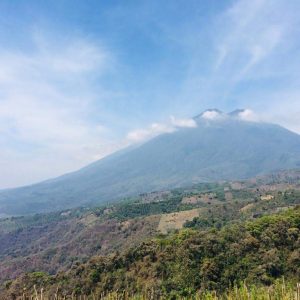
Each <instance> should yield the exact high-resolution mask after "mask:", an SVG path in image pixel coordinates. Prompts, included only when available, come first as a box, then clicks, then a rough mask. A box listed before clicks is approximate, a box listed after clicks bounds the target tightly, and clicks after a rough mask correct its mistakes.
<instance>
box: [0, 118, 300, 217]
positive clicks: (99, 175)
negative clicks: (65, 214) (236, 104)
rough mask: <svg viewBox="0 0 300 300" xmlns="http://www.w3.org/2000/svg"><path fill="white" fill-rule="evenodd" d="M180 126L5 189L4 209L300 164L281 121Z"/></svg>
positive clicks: (104, 197)
mask: <svg viewBox="0 0 300 300" xmlns="http://www.w3.org/2000/svg"><path fill="white" fill-rule="evenodd" d="M195 120H196V121H197V125H198V126H197V127H196V128H180V129H178V130H177V131H175V132H173V133H169V134H163V135H160V136H158V137H156V138H154V139H152V140H150V141H148V142H147V143H145V144H143V145H140V146H139V147H135V148H132V149H126V150H124V151H120V152H118V153H115V154H113V155H111V156H109V157H107V158H104V159H102V160H100V161H97V162H95V163H93V164H91V165H89V166H87V167H85V168H83V169H81V170H79V171H77V172H74V173H70V174H67V175H65V176H62V177H59V178H56V179H54V180H49V181H46V182H43V183H39V184H35V185H32V186H28V187H23V188H18V189H12V190H5V191H2V192H0V214H9V215H16V214H28V213H35V212H47V211H54V210H59V209H65V208H69V207H76V206H80V205H94V204H96V203H97V204H99V203H101V202H104V201H112V200H115V199H118V198H121V197H126V196H131V195H135V194H138V193H141V192H149V191H153V190H161V189H168V188H174V187H179V186H184V185H188V184H191V183H195V182H207V181H213V180H228V179H242V178H249V177H252V176H255V175H258V174H263V173H268V172H271V171H275V170H281V169H289V168H296V167H297V166H299V165H300V136H299V135H297V134H296V133H292V132H290V131H288V130H287V129H284V128H282V127H280V126H277V125H273V124H266V123H257V122H248V121H242V120H240V119H237V118H235V117H234V116H229V115H226V118H220V119H216V120H208V119H204V118H203V117H202V116H201V115H200V116H198V117H197V118H195Z"/></svg>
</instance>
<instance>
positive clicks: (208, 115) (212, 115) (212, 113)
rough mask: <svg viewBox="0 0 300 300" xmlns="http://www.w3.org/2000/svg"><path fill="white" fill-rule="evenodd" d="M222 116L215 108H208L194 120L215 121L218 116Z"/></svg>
mask: <svg viewBox="0 0 300 300" xmlns="http://www.w3.org/2000/svg"><path fill="white" fill-rule="evenodd" d="M222 115H224V113H223V112H222V111H221V110H219V109H217V108H209V109H207V110H205V111H203V112H202V113H201V114H199V115H197V116H196V117H194V119H200V118H202V119H207V120H215V119H217V118H219V117H220V116H222Z"/></svg>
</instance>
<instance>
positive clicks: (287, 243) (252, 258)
mask: <svg viewBox="0 0 300 300" xmlns="http://www.w3.org/2000/svg"><path fill="white" fill-rule="evenodd" d="M282 276H284V277H285V278H286V280H288V281H290V282H297V281H299V279H300V207H299V206H298V207H295V208H294V209H291V210H288V211H285V212H282V213H280V214H274V215H269V216H263V217H261V218H258V219H256V220H254V221H247V222H243V223H240V224H232V225H227V226H224V227H222V228H221V229H220V230H217V229H216V228H208V229H207V230H199V229H194V228H188V229H183V230H180V231H179V232H175V233H173V234H169V235H166V236H164V235H161V236H158V237H156V238H155V239H151V240H149V241H148V242H143V243H141V244H140V245H139V246H138V247H133V248H131V249H130V250H128V251H125V252H124V253H120V254H119V253H115V254H113V255H111V256H97V257H94V258H92V259H90V260H89V261H88V262H87V263H84V264H78V265H74V266H73V267H72V268H71V269H70V270H69V271H68V272H61V273H59V274H57V275H56V276H49V275H47V274H44V273H31V274H26V275H23V276H22V277H20V278H18V279H17V280H15V281H13V282H9V283H7V284H6V292H7V293H8V295H12V294H16V293H18V291H19V290H21V289H22V288H23V287H24V286H25V287H26V288H27V290H32V288H33V285H34V284H35V285H36V286H37V288H41V287H43V288H44V289H45V291H50V292H51V291H52V292H54V291H55V290H56V289H57V287H59V289H60V291H61V292H62V293H64V294H69V295H71V294H72V293H73V294H91V293H101V292H105V293H107V292H113V291H124V290H126V291H127V292H128V293H131V294H143V293H145V292H147V291H152V293H153V294H154V295H156V296H157V297H158V296H164V297H170V298H176V297H183V296H192V295H195V294H196V293H199V292H201V291H209V290H215V291H217V292H219V293H222V292H225V291H226V289H228V288H230V287H232V286H233V285H234V284H236V283H239V282H245V283H246V284H247V285H250V284H256V285H257V286H260V285H261V286H264V285H271V284H273V283H274V282H275V281H276V280H277V279H279V278H282Z"/></svg>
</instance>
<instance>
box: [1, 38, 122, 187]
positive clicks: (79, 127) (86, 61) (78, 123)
mask: <svg viewBox="0 0 300 300" xmlns="http://www.w3.org/2000/svg"><path fill="white" fill-rule="evenodd" d="M33 41H34V46H35V47H34V49H32V50H31V51H30V53H27V54H26V53H19V52H16V51H15V52H7V51H5V50H4V49H3V48H2V49H0V66H1V67H0V90H1V92H0V131H1V137H0V148H1V149H0V152H1V153H0V157H1V158H0V165H1V175H0V180H1V186H2V187H3V186H10V178H11V176H8V173H11V170H12V169H18V170H19V171H18V172H17V171H16V174H17V173H19V174H22V173H25V172H26V171H27V172H26V173H27V174H28V175H27V176H26V177H24V176H22V175H21V176H20V178H19V179H16V177H18V175H15V176H13V177H14V182H12V185H15V184H24V183H29V182H32V181H35V180H40V178H43V177H44V178H47V177H51V176H54V175H58V174H60V173H63V172H66V171H68V170H73V169H74V168H78V167H80V166H83V165H85V164H86V163H89V162H91V161H93V160H95V159H96V158H99V157H102V156H104V155H106V154H108V153H110V152H112V151H113V150H115V149H117V148H118V147H120V145H119V142H114V141H113V140H112V139H111V138H107V133H108V131H109V129H108V128H106V127H105V126H104V125H103V124H101V123H97V122H92V121H91V120H89V116H90V110H91V109H92V108H93V106H92V105H91V103H92V102H93V101H94V100H95V98H96V96H97V99H98V98H100V99H101V88H98V89H97V90H95V89H94V88H93V86H92V83H90V81H89V80H91V79H90V76H91V75H93V74H97V76H101V74H102V73H103V72H107V71H109V68H111V65H110V63H111V62H112V58H111V54H110V53H108V52H107V51H106V50H105V49H102V48H101V47H99V46H95V45H94V44H92V43H90V42H89V41H86V40H84V39H75V40H71V41H60V43H59V44H57V42H54V40H52V41H50V40H47V39H46V38H42V37H41V36H39V37H38V38H37V37H36V36H34V37H33ZM99 91H100V93H99ZM96 92H97V95H96ZM16 151H17V153H16ZM14 154H15V155H14ZM16 157H18V159H17V160H16ZM37 162H39V163H37ZM28 164H32V165H39V166H41V165H43V166H44V167H43V168H40V169H39V170H38V168H35V167H34V168H28ZM7 165H10V167H9V168H8V167H4V166H7ZM14 166H15V167H14ZM33 169H37V170H36V173H35V171H33ZM41 169H42V170H41ZM22 170H23V171H22ZM29 174H30V175H29Z"/></svg>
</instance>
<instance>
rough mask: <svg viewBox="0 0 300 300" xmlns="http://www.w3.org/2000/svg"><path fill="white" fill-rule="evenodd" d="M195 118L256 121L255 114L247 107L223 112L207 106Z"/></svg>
mask: <svg viewBox="0 0 300 300" xmlns="http://www.w3.org/2000/svg"><path fill="white" fill-rule="evenodd" d="M194 119H195V120H226V119H227V120H228V119H238V120H241V121H251V122H254V121H258V117H257V115H256V114H255V113H254V112H253V111H252V110H251V109H248V108H243V109H235V110H233V111H232V112H229V113H224V112H222V111H221V110H219V109H217V108H209V109H207V110H205V111H203V112H202V113H201V114H199V115H197V116H196V117H194Z"/></svg>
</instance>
